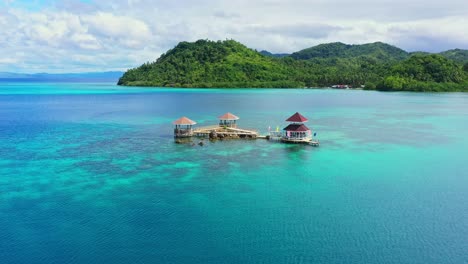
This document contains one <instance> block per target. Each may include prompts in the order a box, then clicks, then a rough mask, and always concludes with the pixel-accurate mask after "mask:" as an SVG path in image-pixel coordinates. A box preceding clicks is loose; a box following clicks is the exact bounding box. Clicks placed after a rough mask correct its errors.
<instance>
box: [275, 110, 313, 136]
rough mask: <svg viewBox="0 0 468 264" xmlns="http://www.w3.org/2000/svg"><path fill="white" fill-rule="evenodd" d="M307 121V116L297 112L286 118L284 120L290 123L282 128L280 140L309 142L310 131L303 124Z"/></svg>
mask: <svg viewBox="0 0 468 264" xmlns="http://www.w3.org/2000/svg"><path fill="white" fill-rule="evenodd" d="M307 121H308V119H307V118H305V117H304V116H303V115H301V114H299V113H297V112H296V113H295V114H294V115H292V116H291V117H290V118H288V119H286V122H290V124H289V125H288V126H287V127H285V128H284V129H283V133H282V138H281V140H282V141H284V142H291V143H310V142H311V141H312V131H311V130H310V129H309V128H308V127H307V126H306V125H304V123H305V122H307Z"/></svg>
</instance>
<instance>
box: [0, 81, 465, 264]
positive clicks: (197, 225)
mask: <svg viewBox="0 0 468 264" xmlns="http://www.w3.org/2000/svg"><path fill="white" fill-rule="evenodd" d="M227 111H230V112H233V113H234V114H236V115H238V116H240V118H241V119H240V120H239V124H240V126H242V127H247V128H257V129H259V130H260V131H261V132H263V133H266V132H267V129H268V126H271V127H272V128H276V126H280V127H283V126H284V125H285V122H284V120H285V119H286V118H287V117H289V116H290V115H291V114H293V113H294V112H296V111H299V112H301V113H302V114H303V115H305V116H307V117H308V118H309V119H310V121H309V123H308V125H309V126H310V127H311V128H312V129H313V130H314V132H317V137H318V138H319V139H320V141H321V143H322V145H321V147H319V148H313V147H309V146H297V145H283V144H279V143H272V142H268V141H265V140H256V141H217V142H213V143H209V142H207V144H206V145H205V146H204V147H199V146H197V147H192V146H190V145H178V144H174V141H173V138H172V134H171V133H172V125H171V122H172V121H173V120H175V119H177V118H179V117H180V116H183V115H187V116H188V117H189V118H191V119H193V120H196V121H197V122H198V123H199V124H200V125H211V124H214V123H215V122H216V117H217V116H219V115H221V114H223V113H225V112H227ZM467 131H468V94H459V93H450V94H418V93H378V92H366V91H338V90H268V89H267V90H241V89H239V90H201V89H200V90H196V89H143V88H122V87H116V86H114V85H110V84H99V85H97V84H63V83H62V84H21V83H16V84H6V83H3V84H0V262H1V263H28V264H31V263H425V264H427V263H457V264H458V263H468V254H467V252H468V251H467V249H468V239H467V238H468V195H467V191H468V137H467Z"/></svg>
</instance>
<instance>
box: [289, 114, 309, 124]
mask: <svg viewBox="0 0 468 264" xmlns="http://www.w3.org/2000/svg"><path fill="white" fill-rule="evenodd" d="M307 120H308V119H307V118H305V117H304V116H303V115H301V114H299V113H298V112H296V113H295V114H294V115H292V116H291V117H290V118H288V119H286V121H287V122H296V123H303V122H307Z"/></svg>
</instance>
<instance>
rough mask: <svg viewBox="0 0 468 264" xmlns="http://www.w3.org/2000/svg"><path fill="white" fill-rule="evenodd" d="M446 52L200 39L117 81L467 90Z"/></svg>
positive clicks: (466, 80)
mask: <svg viewBox="0 0 468 264" xmlns="http://www.w3.org/2000/svg"><path fill="white" fill-rule="evenodd" d="M263 53H265V52H263ZM454 54H455V55H454ZM460 54H464V53H463V51H461V50H455V53H453V52H451V51H448V52H447V53H446V54H443V55H444V56H446V57H454V56H455V57H456V58H462V55H460ZM444 56H442V55H433V54H432V55H431V54H426V53H412V54H410V53H407V52H405V51H403V50H401V49H399V48H396V47H394V46H391V45H388V44H384V43H381V42H377V43H372V44H363V45H346V44H343V43H331V44H323V45H318V46H315V47H312V48H310V49H305V50H302V51H300V52H296V53H294V54H292V55H291V56H286V57H274V56H273V57H272V56H269V55H268V54H265V55H263V54H261V53H259V52H257V51H255V50H252V49H249V48H247V47H246V46H244V45H242V44H240V43H238V42H236V41H234V40H226V41H209V40H199V41H196V42H193V43H189V42H181V43H179V44H178V45H177V46H176V47H174V48H173V49H171V50H169V51H168V52H167V53H166V54H163V55H162V56H161V57H160V58H159V59H157V60H156V61H155V62H151V63H145V64H143V65H141V66H140V67H137V68H135V69H131V70H128V71H127V72H126V73H125V74H124V75H123V76H122V77H121V78H120V80H119V82H118V84H119V85H127V86H155V87H200V88H202V87H207V88H209V87H224V88H231V87H239V88H246V87H270V88H290V87H292V88H298V87H305V86H307V87H327V86H331V85H334V84H348V85H352V86H353V87H360V86H361V85H365V87H366V89H379V90H407V91H468V64H465V65H463V64H462V63H460V62H457V61H455V60H452V59H447V58H446V57H444ZM458 61H460V60H458Z"/></svg>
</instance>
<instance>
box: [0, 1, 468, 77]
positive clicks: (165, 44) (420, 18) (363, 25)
mask: <svg viewBox="0 0 468 264" xmlns="http://www.w3.org/2000/svg"><path fill="white" fill-rule="evenodd" d="M0 32H1V33H2V34H1V38H0V72H21V73H37V72H50V73H60V72H93V71H119V70H121V71H124V70H126V69H129V68H134V67H137V66H139V65H141V64H142V63H145V62H148V61H150V62H151V61H154V60H156V59H157V58H158V57H159V56H160V55H161V54H162V53H164V52H166V51H167V50H168V49H170V48H173V47H174V46H175V45H177V43H178V42H180V41H195V40H198V39H210V40H224V39H234V40H237V41H240V42H241V43H243V44H245V45H246V46H248V47H250V48H253V49H257V50H268V51H270V52H273V53H290V52H294V51H298V50H301V49H304V48H308V47H311V46H314V45H318V44H321V43H329V42H337V41H340V42H344V43H347V44H362V43H370V42H376V41H382V42H386V43H389V44H392V45H395V46H398V47H400V48H403V49H405V50H407V51H429V52H440V51H444V50H448V49H453V48H461V49H468V1H467V0H445V1H433V0H432V1H431V0H354V1H347V0H287V1H286V0H263V1H257V0H211V1H209V0H198V1H189V0H113V1H98V0H63V1H58V0H0Z"/></svg>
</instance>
